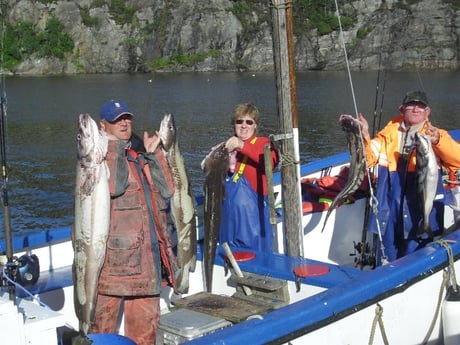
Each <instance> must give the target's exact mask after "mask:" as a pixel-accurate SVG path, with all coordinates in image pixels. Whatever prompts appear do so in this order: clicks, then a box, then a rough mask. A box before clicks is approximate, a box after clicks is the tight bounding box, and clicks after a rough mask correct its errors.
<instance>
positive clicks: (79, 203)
mask: <svg viewBox="0 0 460 345" xmlns="http://www.w3.org/2000/svg"><path fill="white" fill-rule="evenodd" d="M107 146H108V140H107V136H106V135H105V133H104V132H103V131H100V130H99V129H98V126H97V124H96V122H95V121H94V120H93V119H92V118H91V116H90V115H88V114H81V115H80V116H79V118H78V135H77V157H78V163H77V176H76V187H75V222H74V225H73V228H72V245H73V248H74V262H73V267H72V271H73V282H74V307H75V313H76V315H77V317H78V320H79V324H80V326H79V328H80V332H81V333H83V334H84V335H86V334H88V333H91V327H92V324H93V321H94V313H95V305H96V298H97V284H98V278H99V274H100V272H101V269H102V265H103V263H104V259H105V251H106V246H107V237H108V234H109V223H110V193H109V182H108V178H109V171H108V168H107V165H106V160H105V159H106V155H107Z"/></svg>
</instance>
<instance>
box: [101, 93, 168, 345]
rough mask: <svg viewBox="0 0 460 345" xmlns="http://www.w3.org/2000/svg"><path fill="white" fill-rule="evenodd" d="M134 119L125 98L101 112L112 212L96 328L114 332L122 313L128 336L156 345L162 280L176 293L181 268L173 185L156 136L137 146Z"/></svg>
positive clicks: (143, 342)
mask: <svg viewBox="0 0 460 345" xmlns="http://www.w3.org/2000/svg"><path fill="white" fill-rule="evenodd" d="M133 118H134V115H133V113H132V112H131V111H130V110H129V108H128V106H127V104H126V103H125V102H123V101H121V100H110V101H108V102H107V103H105V104H104V105H103V106H102V108H101V111H100V126H101V129H102V130H103V131H104V132H105V133H106V134H107V137H108V139H109V145H108V153H107V165H108V168H109V171H110V179H109V190H110V196H111V209H110V231H109V237H108V240H107V250H106V256H105V262H104V265H103V267H102V270H101V274H100V277H99V281H98V298H97V303H96V312H95V320H94V325H93V328H92V329H93V332H94V333H114V332H115V331H116V328H117V322H118V320H119V314H120V312H121V310H124V326H125V329H124V334H125V335H126V336H127V337H129V338H131V339H133V340H134V341H135V342H136V344H138V345H152V344H153V343H154V342H155V336H156V330H157V327H158V324H159V317H160V305H159V295H160V288H161V284H162V278H165V280H166V283H167V284H169V285H170V286H172V287H173V288H174V289H175V280H174V273H175V270H176V269H177V265H176V258H175V256H174V254H173V252H172V250H171V238H170V237H169V235H168V233H167V231H166V211H165V210H166V207H167V205H166V202H165V199H168V198H169V197H171V195H172V192H173V184H172V177H171V174H170V170H169V168H168V165H167V162H166V159H165V157H164V155H163V152H162V150H161V149H159V148H158V146H159V143H160V138H159V136H158V135H157V134H155V135H153V136H149V134H148V133H147V132H144V136H143V145H142V143H141V145H139V146H140V147H141V149H139V148H136V147H134V145H133V132H132V121H133ZM162 272H166V274H165V277H162ZM122 303H123V308H122Z"/></svg>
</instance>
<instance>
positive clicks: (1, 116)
mask: <svg viewBox="0 0 460 345" xmlns="http://www.w3.org/2000/svg"><path fill="white" fill-rule="evenodd" d="M5 6H6V4H5V3H4V2H3V1H2V2H1V6H0V15H1V18H2V23H1V39H0V44H1V53H0V55H1V56H0V59H1V61H0V69H1V70H0V73H1V81H0V82H1V99H0V112H1V113H0V160H1V169H2V201H3V220H4V226H5V228H4V229H5V230H4V231H5V242H6V259H7V262H6V270H5V271H6V274H7V275H8V277H11V278H15V277H16V274H17V263H15V262H14V258H13V238H12V232H11V218H10V208H9V202H8V189H7V182H8V168H7V164H6V139H5V122H6V91H5V71H4V63H3V59H4V51H5V49H4V41H5V31H6V27H5V13H6V10H5ZM0 283H1V281H0ZM0 285H1V284H0ZM15 292H16V290H15V286H14V284H10V283H8V293H9V299H10V300H11V301H14V302H15V301H16V298H15Z"/></svg>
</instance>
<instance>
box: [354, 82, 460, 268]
mask: <svg viewBox="0 0 460 345" xmlns="http://www.w3.org/2000/svg"><path fill="white" fill-rule="evenodd" d="M399 111H400V114H399V115H398V116H397V117H395V118H394V119H393V120H391V121H390V122H389V123H388V124H387V125H386V126H385V127H384V128H383V129H382V130H381V131H380V132H378V133H377V135H376V136H375V137H374V138H373V139H372V140H371V138H370V135H369V125H368V123H367V121H366V119H365V118H364V116H362V115H361V114H360V121H361V123H362V125H363V127H362V135H363V138H364V145H365V148H366V158H367V165H368V167H373V166H376V165H377V166H378V170H377V176H378V181H377V190H376V191H377V193H376V197H377V200H378V212H377V213H376V214H374V213H373V214H372V215H371V217H370V220H369V230H370V231H373V232H375V233H378V231H379V230H380V231H381V234H382V241H383V244H384V248H385V256H386V257H382V253H381V252H380V251H379V252H378V260H379V261H383V259H385V261H392V260H394V259H397V258H400V257H402V256H404V255H406V254H409V253H411V252H413V251H415V250H417V249H418V248H421V247H423V246H424V245H425V244H426V243H428V242H430V241H432V240H433V236H435V235H439V234H441V233H442V231H443V228H444V223H443V220H444V205H443V202H442V199H443V196H444V187H443V184H442V179H441V169H440V166H441V165H442V166H443V167H444V168H445V169H446V170H448V171H449V172H453V173H455V172H456V171H457V170H459V169H460V145H459V144H458V143H457V142H456V141H455V140H454V139H453V138H452V137H451V136H450V135H449V133H448V132H447V131H445V130H444V129H440V128H437V127H434V126H433V125H432V124H431V122H430V119H429V116H430V114H431V109H430V106H429V103H428V98H427V96H426V94H425V92H423V91H410V92H408V93H407V94H406V95H405V97H404V99H403V101H402V104H401V105H400V106H399ZM416 133H422V134H424V135H425V136H426V137H427V138H428V140H429V141H430V143H431V147H432V151H433V152H434V155H435V156H436V159H437V163H436V162H433V163H434V164H435V165H436V166H437V168H438V178H437V185H434V183H435V182H434V183H433V185H429V186H427V187H428V188H429V187H432V188H433V190H432V193H434V192H435V190H436V196H435V199H434V202H433V207H432V210H431V212H430V214H429V228H428V229H426V228H425V229H424V228H423V227H422V224H423V223H422V220H423V218H424V212H426V211H427V210H424V209H422V207H421V202H420V201H421V199H422V198H421V196H420V194H419V193H418V191H420V189H421V186H420V185H417V183H418V180H417V172H416V169H417V162H416V152H415V146H416V144H415V134H416ZM418 163H421V162H418ZM420 166H421V164H420ZM435 180H436V179H434V178H433V181H435ZM422 200H423V199H422ZM377 222H378V223H377ZM377 224H378V226H377ZM421 229H422V230H424V231H421ZM425 230H427V231H425ZM380 248H381V247H380ZM383 263H385V262H383Z"/></svg>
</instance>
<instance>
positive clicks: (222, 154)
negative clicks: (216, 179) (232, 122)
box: [201, 142, 229, 174]
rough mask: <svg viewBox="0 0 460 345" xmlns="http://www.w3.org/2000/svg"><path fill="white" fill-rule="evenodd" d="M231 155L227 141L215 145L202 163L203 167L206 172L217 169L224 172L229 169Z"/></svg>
mask: <svg viewBox="0 0 460 345" xmlns="http://www.w3.org/2000/svg"><path fill="white" fill-rule="evenodd" d="M228 166H229V157H228V150H227V148H226V147H225V142H223V143H221V144H219V145H217V146H215V147H213V149H212V150H211V152H210V153H209V154H208V155H207V156H206V158H205V159H204V160H203V162H202V163H201V167H202V169H203V170H204V171H205V173H207V172H209V171H216V172H218V173H222V174H224V173H225V172H226V171H227V170H228Z"/></svg>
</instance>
